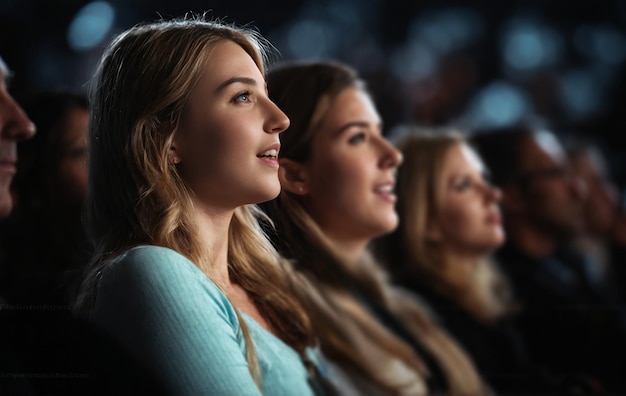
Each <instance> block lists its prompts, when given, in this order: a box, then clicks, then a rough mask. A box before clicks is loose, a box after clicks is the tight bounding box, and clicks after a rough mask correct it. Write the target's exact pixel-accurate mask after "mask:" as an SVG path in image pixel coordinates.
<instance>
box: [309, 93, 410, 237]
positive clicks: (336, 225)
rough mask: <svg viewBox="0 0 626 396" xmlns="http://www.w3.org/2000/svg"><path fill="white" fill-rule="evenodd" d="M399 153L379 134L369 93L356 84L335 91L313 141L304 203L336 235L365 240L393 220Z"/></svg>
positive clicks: (387, 228) (387, 229)
mask: <svg viewBox="0 0 626 396" xmlns="http://www.w3.org/2000/svg"><path fill="white" fill-rule="evenodd" d="M401 161H402V156H401V154H400V152H399V151H398V150H397V149H396V148H395V147H393V146H392V145H391V144H390V143H389V142H388V141H387V140H385V138H384V137H383V136H382V134H381V120H380V116H379V114H378V112H377V111H376V108H375V107H374V104H373V102H372V100H371V98H370V96H369V95H368V94H367V93H365V92H364V91H363V90H361V89H358V88H348V89H345V90H344V91H343V92H341V93H340V94H339V96H338V97H337V98H336V100H335V102H334V103H333V104H332V106H331V107H330V109H329V111H328V113H327V114H326V116H325V118H324V120H323V121H322V124H321V129H320V131H319V132H318V133H317V135H316V136H315V139H314V141H313V150H312V157H311V158H310V160H309V161H308V162H307V164H306V169H307V170H306V172H307V174H308V175H309V186H308V188H309V195H308V198H307V207H308V209H309V211H310V213H311V215H312V217H313V218H314V220H315V221H316V222H317V223H318V224H319V225H320V226H321V227H322V229H323V230H324V231H325V232H326V233H327V234H328V235H329V236H330V237H332V238H335V239H336V240H340V241H341V240H362V241H367V240H369V239H371V238H373V237H376V236H379V235H382V234H385V233H388V232H391V231H393V230H394V229H395V227H396V226H397V224H398V217H397V214H396V212H395V208H394V204H395V202H396V196H395V194H394V193H393V189H394V185H395V170H396V168H397V167H398V166H399V165H400V163H401Z"/></svg>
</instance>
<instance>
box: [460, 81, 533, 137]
mask: <svg viewBox="0 0 626 396" xmlns="http://www.w3.org/2000/svg"><path fill="white" fill-rule="evenodd" d="M469 109H470V110H469V114H468V115H467V116H466V117H467V118H469V120H466V122H469V124H471V125H484V126H504V125H510V124H513V123H515V122H519V121H521V120H522V119H525V118H528V117H529V115H530V113H531V111H532V108H531V105H530V102H529V100H528V98H527V97H526V95H525V94H524V93H523V92H522V91H521V90H520V89H519V88H517V87H515V86H513V85H511V84H510V83H507V82H504V81H496V82H493V83H491V84H489V85H487V86H486V87H485V88H483V89H482V90H481V91H479V92H478V94H477V95H476V97H474V99H473V100H472V102H471V104H470V106H469Z"/></svg>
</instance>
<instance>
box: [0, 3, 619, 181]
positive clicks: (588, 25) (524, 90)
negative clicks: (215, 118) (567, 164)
mask: <svg viewBox="0 0 626 396" xmlns="http://www.w3.org/2000/svg"><path fill="white" fill-rule="evenodd" d="M89 10H91V13H90V12H89ZM204 11H208V12H209V13H208V14H209V15H210V16H213V17H219V18H222V19H224V20H226V21H228V22H234V23H237V24H240V25H243V24H252V25H254V26H256V27H257V28H258V29H259V30H260V32H261V33H262V34H263V35H264V36H266V37H267V38H269V39H270V41H271V42H272V43H273V44H274V45H275V46H276V47H277V49H278V50H279V51H280V53H281V56H282V58H283V59H300V58H319V57H324V58H334V59H338V60H341V61H344V62H347V63H349V64H351V65H352V66H354V67H356V68H357V69H358V70H359V71H360V72H361V74H362V75H363V76H364V77H365V79H366V80H367V81H368V83H369V85H370V88H371V90H372V92H373V94H374V96H375V99H376V101H377V103H378V106H379V110H380V112H381V115H382V116H383V119H384V120H385V123H386V128H387V129H386V132H388V133H392V132H393V128H394V127H395V126H397V125H399V124H402V123H406V122H418V123H420V124H425V125H437V126H443V125H453V126H457V127H459V128H462V129H466V130H472V129H473V128H478V127H485V126H490V125H503V124H508V123H512V122H515V121H519V120H532V121H534V122H537V123H539V124H542V125H545V126H546V127H547V128H549V129H552V130H553V131H555V132H557V133H562V134H581V135H585V136H590V137H594V138H597V139H599V141H600V143H601V144H602V145H603V147H605V149H606V150H607V156H608V158H609V160H610V163H611V164H612V166H613V170H614V176H615V178H616V179H617V181H618V182H619V184H620V185H621V186H624V185H626V166H625V165H626V164H624V162H625V161H623V160H622V158H624V153H625V152H626V145H625V143H624V142H623V141H624V140H625V139H623V137H622V135H623V134H624V132H625V131H626V121H625V119H626V117H625V116H624V114H626V94H625V91H626V86H625V85H626V84H625V78H624V77H625V74H626V73H625V70H626V68H625V65H626V1H618V0H596V1H579V0H577V1H555V0H552V1H551V0H543V1H539V0H525V1H505V0H501V1H451V0H438V1H406V0H386V1H377V0H332V1H311V0H309V1H307V0H292V1H286V0H273V1H251V0H231V1H200V0H169V1H164V0H157V1H148V0H135V1H132V0H130V1H126V0H110V1H106V2H104V1H100V2H89V1H85V0H0V55H2V57H3V58H4V59H5V61H6V62H7V64H8V65H9V67H10V68H11V69H13V70H14V71H15V78H14V80H13V82H12V87H11V90H12V92H13V94H14V95H15V96H16V97H18V98H19V97H20V96H21V95H23V94H25V93H27V92H29V91H31V90H35V89H40V88H71V89H75V90H83V91H85V92H86V91H87V89H88V81H89V78H90V76H91V74H92V72H93V69H94V67H95V64H96V62H97V60H98V58H99V56H100V54H101V51H102V49H103V47H104V46H105V45H106V43H107V42H108V41H109V39H110V38H111V37H112V36H113V35H114V34H116V33H119V32H121V31H122V30H125V29H127V28H128V27H130V26H132V25H134V24H136V23H139V22H142V21H146V20H153V19H158V18H160V17H164V18H169V17H178V16H182V15H184V14H185V13H187V12H196V13H202V12H204ZM81 12H82V14H81ZM80 15H82V16H83V17H82V18H83V19H81V18H79V16H80ZM81 21H82V23H81ZM72 24H74V25H72ZM81 26H82V28H81ZM72 29H76V32H77V37H78V38H79V39H80V40H83V42H82V44H81V43H78V44H72V42H71V40H70V35H69V32H71V31H72Z"/></svg>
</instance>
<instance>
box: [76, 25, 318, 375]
mask: <svg viewBox="0 0 626 396" xmlns="http://www.w3.org/2000/svg"><path fill="white" fill-rule="evenodd" d="M223 40H231V41H233V42H235V43H237V44H238V45H240V46H241V47H242V48H243V49H244V50H245V51H246V52H247V53H248V54H249V55H250V57H251V58H252V59H253V60H254V62H255V63H256V65H257V66H258V68H259V70H260V71H261V72H262V73H263V74H264V73H265V64H266V62H267V61H268V60H269V59H270V55H271V54H272V50H273V47H271V45H270V44H269V43H268V42H267V41H265V39H263V38H262V37H261V36H260V34H258V33H257V32H256V31H255V30H252V29H248V28H240V27H235V26H234V25H226V24H224V23H221V22H219V21H208V20H205V19H204V17H186V18H182V19H175V20H171V21H159V22H154V23H149V24H143V25H138V26H135V27H133V28H131V29H129V30H128V31H126V32H124V33H122V34H120V35H119V36H117V37H116V38H115V39H114V40H113V41H112V43H111V44H110V45H109V47H108V48H107V50H106V51H105V53H104V55H103V57H102V60H101V63H100V65H99V67H98V71H97V74H96V77H95V78H94V84H95V85H93V86H92V93H91V100H92V114H91V120H90V121H91V122H90V135H89V174H90V178H89V188H88V196H87V204H86V216H87V225H88V229H89V232H90V236H91V239H92V240H93V242H94V247H95V254H94V257H93V260H92V261H91V263H90V265H89V268H88V273H87V275H86V277H85V280H84V282H83V286H82V293H81V295H80V297H79V301H78V304H77V307H78V311H79V312H80V313H85V314H88V312H89V309H90V308H91V307H92V305H93V303H94V301H95V298H96V290H97V278H98V274H99V273H100V271H102V270H103V269H104V268H105V267H106V266H107V265H108V263H109V262H110V261H111V259H113V258H115V257H116V256H117V255H119V254H120V253H121V252H123V251H125V250H127V249H129V248H131V247H133V246H136V245H141V244H151V245H158V246H164V247H167V248H170V249H173V250H175V251H177V252H178V253H180V254H182V255H184V256H186V257H187V258H189V259H190V260H191V261H192V262H194V263H196V265H198V266H200V263H210V262H211V261H210V260H211V256H212V255H211V252H210V251H207V248H206V247H205V246H203V245H202V244H201V241H200V240H199V239H198V237H197V232H196V229H197V225H196V220H195V219H194V217H193V213H194V211H193V210H192V208H193V205H194V203H193V201H192V194H193V192H192V191H191V190H190V189H189V188H188V187H187V185H186V184H185V182H184V181H183V179H182V178H181V176H180V175H179V173H178V171H177V168H176V167H175V166H174V165H173V164H171V162H170V161H169V160H168V149H169V147H170V146H171V142H172V138H173V135H174V133H175V131H176V130H177V128H178V127H179V123H180V121H181V117H182V114H183V112H184V111H185V109H186V106H187V104H188V101H189V94H190V92H191V91H192V88H193V87H194V86H195V84H196V83H197V81H198V80H199V78H200V77H201V75H202V73H203V72H204V70H206V68H205V67H206V64H207V63H208V62H211V60H212V59H211V57H210V53H211V49H212V48H213V47H214V46H215V44H216V43H218V42H220V41H223ZM258 216H262V214H261V212H260V211H259V210H258V208H256V207H255V206H253V205H248V206H241V207H239V208H237V209H236V211H235V214H234V216H233V219H232V222H231V225H230V229H229V247H228V257H229V260H230V276H231V279H232V281H234V282H235V283H237V284H239V285H241V286H242V287H243V288H244V289H245V290H246V292H247V293H248V294H249V295H250V297H251V298H252V300H253V301H254V302H255V304H256V306H257V307H258V309H259V311H260V312H261V313H262V315H263V316H264V317H265V318H266V319H267V320H268V322H269V323H270V325H271V326H272V327H273V328H274V329H276V331H277V333H278V334H279V336H280V337H281V338H282V339H283V340H284V341H285V342H286V343H287V344H289V345H290V346H292V347H293V348H294V349H296V350H297V351H299V352H301V353H302V352H303V351H304V349H305V347H306V346H307V345H309V344H310V343H311V332H310V323H309V319H308V316H307V315H306V313H305V311H304V310H303V309H302V308H301V307H300V306H299V305H297V304H296V303H295V302H294V299H293V298H291V296H290V290H291V289H290V288H291V285H290V281H289V273H288V270H287V271H285V270H284V268H283V265H282V259H281V258H280V256H279V255H278V254H277V252H276V250H275V249H274V247H273V246H272V245H271V243H270V242H269V240H268V239H267V238H266V236H265V235H264V233H263V231H262V229H261V227H260V225H259V223H258V220H259V219H258ZM239 322H240V324H241V326H242V330H243V333H244V337H245V339H246V344H247V351H248V363H249V366H250V367H251V371H252V374H253V375H254V376H255V378H256V379H257V382H258V376H259V374H258V365H257V363H256V359H255V356H254V345H253V343H252V342H251V340H250V335H249V330H248V329H247V327H246V324H245V322H244V321H243V320H241V317H240V318H239Z"/></svg>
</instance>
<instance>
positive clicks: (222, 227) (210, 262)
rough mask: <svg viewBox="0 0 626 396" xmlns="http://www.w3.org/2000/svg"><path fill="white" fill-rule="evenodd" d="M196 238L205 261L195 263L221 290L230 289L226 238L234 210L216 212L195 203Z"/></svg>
mask: <svg viewBox="0 0 626 396" xmlns="http://www.w3.org/2000/svg"><path fill="white" fill-rule="evenodd" d="M193 211H194V216H193V217H194V218H195V219H196V228H197V232H198V233H197V237H198V240H199V242H200V246H202V247H203V248H204V249H205V252H206V254H205V255H204V257H205V259H204V260H203V261H202V262H200V263H196V265H198V267H199V268H200V269H201V270H202V271H203V272H204V273H205V274H207V276H209V278H211V280H213V282H215V283H216V284H217V285H218V286H219V287H221V288H222V289H228V288H230V285H231V282H230V276H229V273H228V271H229V269H228V238H229V228H230V223H231V220H232V218H233V214H234V210H216V209H214V208H209V207H207V206H206V205H202V204H198V203H196V205H195V207H194V209H193Z"/></svg>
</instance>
